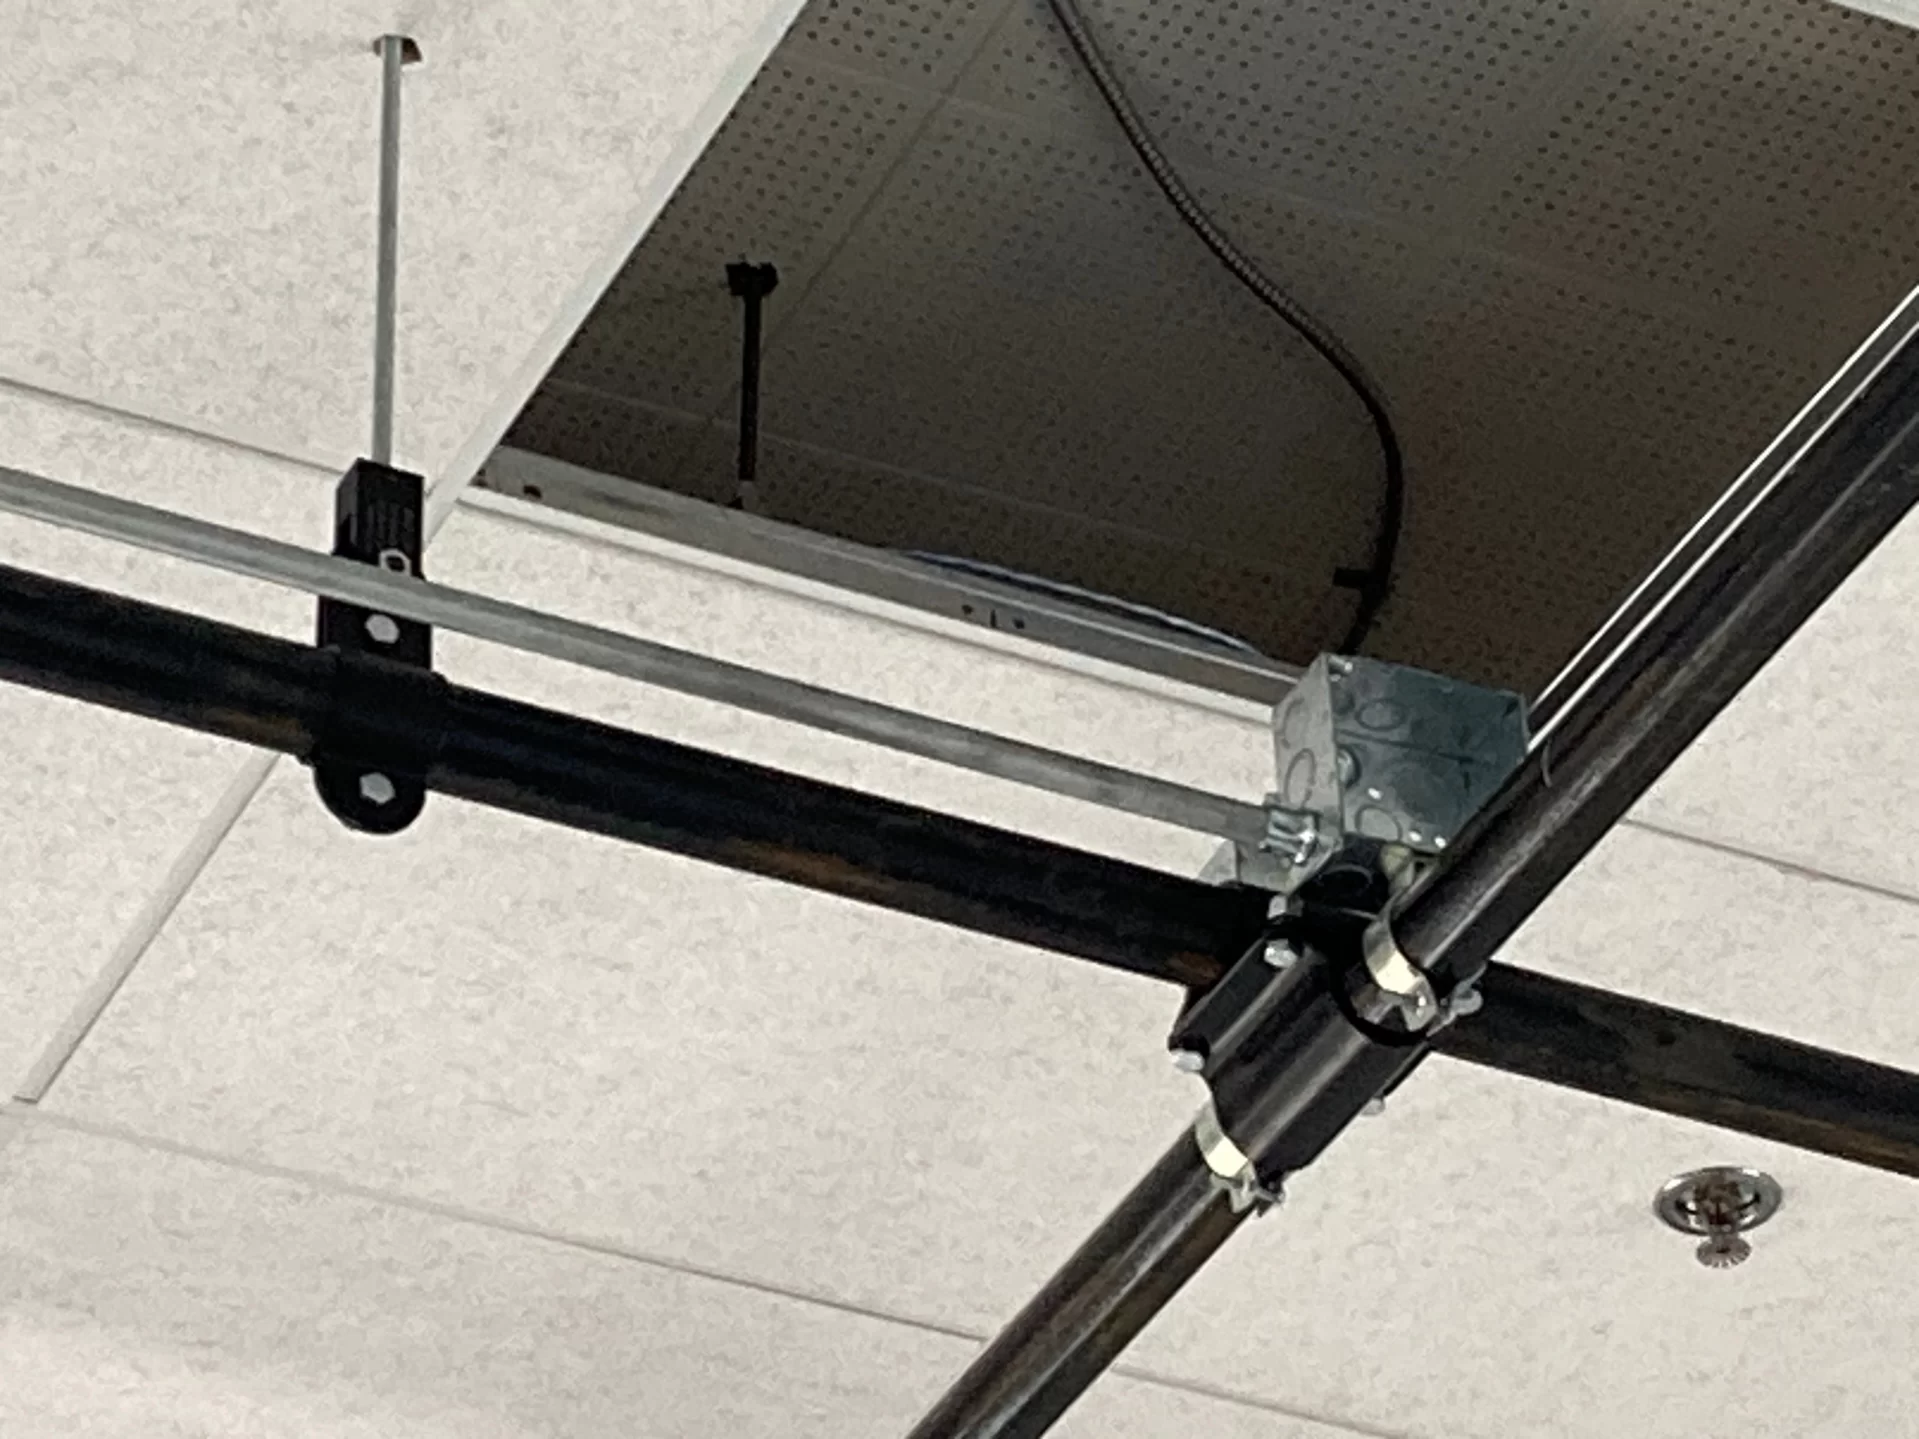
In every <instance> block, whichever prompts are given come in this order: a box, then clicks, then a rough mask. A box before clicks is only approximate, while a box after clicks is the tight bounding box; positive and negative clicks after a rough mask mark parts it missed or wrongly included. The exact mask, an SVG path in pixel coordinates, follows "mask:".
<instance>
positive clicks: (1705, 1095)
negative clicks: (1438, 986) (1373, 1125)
mask: <svg viewBox="0 0 1919 1439" xmlns="http://www.w3.org/2000/svg"><path fill="white" fill-rule="evenodd" d="M1480 987H1481V991H1482V992H1483V993H1484V995H1485V997H1486V1007H1485V1009H1484V1010H1482V1011H1481V1012H1480V1013H1479V1014H1478V1015H1476V1016H1475V1017H1474V1018H1473V1019H1472V1021H1471V1022H1470V1023H1460V1024H1457V1025H1454V1026H1453V1027H1452V1028H1450V1029H1448V1030H1446V1031H1445V1032H1444V1033H1442V1034H1441V1035H1440V1036H1439V1039H1438V1040H1437V1042H1436V1043H1435V1046H1434V1047H1435V1049H1436V1050H1437V1051H1438V1052H1439V1053H1441V1054H1446V1055H1450V1056H1452V1057H1453V1058H1455V1059H1463V1060H1468V1061H1470V1062H1471V1063H1474V1064H1480V1065H1485V1066H1486V1067H1488V1068H1491V1069H1497V1070H1499V1071H1501V1072H1502V1073H1505V1074H1516V1075H1520V1076H1522V1077H1524V1078H1526V1079H1536V1080H1541V1081H1543V1082H1545V1083H1547V1084H1557V1085H1562V1086H1564V1087H1566V1088H1568V1089H1577V1090H1582V1091H1584V1092H1585V1093H1587V1094H1596V1095H1600V1096H1602V1097H1604V1098H1606V1099H1616V1100H1620V1101H1622V1102H1623V1103H1626V1104H1631V1105H1635V1106H1637V1107H1638V1108H1641V1109H1653V1110H1658V1111H1659V1112H1660V1113H1662V1114H1672V1115H1678V1116H1679V1117H1680V1118H1683V1119H1692V1120H1698V1121H1700V1122H1702V1123H1706V1124H1716V1125H1719V1126H1720V1127H1721V1128H1724V1129H1731V1130H1737V1131H1738V1132H1739V1133H1741V1134H1750V1135H1754V1136H1756V1137H1758V1138H1760V1139H1771V1140H1775V1141H1777V1142H1778V1143H1781V1144H1790V1145H1795V1146H1797V1147H1798V1148H1800V1149H1807V1150H1812V1151H1813V1152H1815V1153H1819V1154H1830V1155H1832V1156H1834V1157H1835V1158H1839V1159H1849V1160H1852V1161H1853V1162H1854V1163H1856V1164H1864V1165H1870V1166H1871V1167H1872V1168H1874V1169H1887V1170H1891V1171H1893V1172H1894V1173H1897V1174H1906V1175H1911V1176H1913V1177H1914V1178H1919V1075H1915V1074H1909V1073H1907V1072H1906V1071H1905V1070H1901V1069H1892V1068H1890V1067H1888V1066H1886V1065H1883V1064H1873V1063H1871V1062H1869V1061H1867V1060H1863V1059H1854V1058H1853V1057H1851V1056H1850V1055H1844V1054H1834V1053H1833V1052H1832V1051H1831V1050H1826V1049H1816V1048H1814V1047H1813V1046H1811V1045H1808V1044H1795V1043H1793V1042H1792V1041H1791V1040H1786V1039H1781V1038H1779V1037H1778V1036H1777V1035H1772V1034H1761V1033H1759V1032H1758V1031H1757V1030H1751V1029H1741V1028H1740V1027H1739V1026H1737V1025H1733V1024H1724V1023H1721V1022H1720V1021H1719V1020H1716V1019H1705V1018H1702V1017H1700V1016H1699V1015H1696V1014H1688V1013H1686V1012H1685V1011H1684V1010H1678V1009H1667V1008H1666V1007H1664V1006H1663V1005H1657V1004H1648V1003H1646V1002H1645V1001H1644V1000H1638V999H1629V998H1627V997H1626V996H1625V995H1622V994H1614V993H1612V992H1611V991H1609V990H1603V989H1594V988H1591V987H1590V986H1588V985H1583V984H1573V983H1570V982H1569V981H1567V980H1563V979H1553V978H1550V977H1548V976H1546V975H1543V974H1535V973H1533V972H1531V971H1529V970H1524V969H1514V968H1512V967H1511V966H1510V965H1503V964H1495V965H1493V966H1491V967H1490V968H1489V969H1488V970H1487V971H1486V974H1485V976H1484V978H1483V979H1482V980H1481V983H1480Z"/></svg>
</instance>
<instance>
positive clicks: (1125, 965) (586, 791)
mask: <svg viewBox="0 0 1919 1439" xmlns="http://www.w3.org/2000/svg"><path fill="white" fill-rule="evenodd" d="M0 679H4V680H11V681H14V682H17V683H20V684H26V685H30V686H33V687H35V688H38V689H43V690H48V691H51V692H54V693H57V694H64V695H68V696H71V697H73V698H75V699H81V700H87V701H90V702H92V703H95V704H101V705H106V706H108V707H110V708H113V709H119V710H124V711H127V712H129V713H132V714H138V715H145V716H147V717H149V718H152V719H158V720H165V721H168V722H170V723H173V724H178V725H184V726H186V727H187V728H190V729H196V730H199V731H201V732H202V733H206V734H215V735H221V736H224V737H226V738H228V739H235V740H240V741H242V742H244V743H247V744H251V745H257V746H259V747H261V748H263V749H271V750H278V751H280V752H281V753H283V754H289V755H293V756H295V757H296V758H300V759H307V758H308V757H310V756H311V755H312V754H313V752H314V749H315V746H316V745H318V744H320V743H322V742H323V741H325V740H326V739H327V738H328V737H329V735H331V736H333V737H335V738H336V739H339V740H344V741H345V742H346V743H347V747H348V748H350V749H351V750H352V751H353V752H354V753H355V754H358V755H361V756H363V757H365V758H366V759H367V761H368V763H369V766H374V765H375V763H376V760H377V756H378V755H379V754H380V753H381V752H383V751H387V752H393V753H397V754H404V755H406V756H407V757H408V761H409V763H412V762H417V760H418V757H419V756H420V755H422V754H431V755H433V756H434V758H433V759H432V762H431V767H430V769H429V770H428V772H427V773H426V775H425V778H426V781H427V785H428V787H429V788H430V789H433V790H437V791H439V792H441V793H443V794H448V795H452V796H455V797H457V798H460V799H465V800H470V801H473V802H475V803H478V804H484V805H490V806H492V807H494V808H497V809H505V810H511V811H513V812H515V813H518V814H523V815H527V816H529V817H531V818H534V819H541V820H550V821H553V822H555V823H558V824H565V825H570V826H572V827H574V828H576V829H585V830H591V831H593V832H594V833H597V834H604V835H609V836H612V837H614V838H617V839H625V840H631V841H634V842H636V843H639V844H644V845H650V846H652V847H654V848H656V849H664V850H669V851H671V852H673V853H675V854H682V855H687V856H690V857H691V858H694V859H701V860H707V861H710V862H712V863H715V864H722V865H726V866H728V867H730V868H733V869H740V870H746V871H748V872H750V873H753V874H761V875H766V876H768V877H770V878H774V879H781V880H787V881H790V882H792V883H794V884H798V885H803V886H806V887H808V888H811V889H817V890H823V891H826V892H828V893H831V894H837V895H842V896H844V897H846V898H849V899H857V900H863V901H866V902H868V903H871V904H877V905H881V906H884V907H886V908H889V909H896V910H901V911H903V912H905V913H907V914H912V915H917V916H919V917H921V918H925V919H932V920H938V921H941V922H943V923H946V924H952V925H957V926H959V927H961V928H965V929H971V930H977V931H979V932H980V933H982V934H991V935H997V936H999V937H1000V938H1002V939H1010V940H1015V941H1017V942H1019V943H1022V944H1030V945H1034V946H1037V947H1038V948H1041V949H1050V950H1054V951H1056V952H1058V953H1061V954H1069V955H1073V956H1076V957H1078V958H1081V959H1090V960H1093V961H1094V962H1096V963H1099V964H1103V965H1107V966H1110V967H1112V968H1116V969H1123V970H1130V971H1134V972H1137V973H1142V974H1146V975H1150V976H1152V977H1154V978H1159V979H1167V980H1171V981H1173V982H1175V983H1178V984H1183V985H1189V986H1191V985H1204V984H1210V983H1211V982H1212V981H1213V980H1214V979H1215V978H1217V977H1218V975H1219V974H1220V972H1221V970H1222V968H1223V967H1224V965H1225V964H1226V963H1228V962H1230V961H1231V960H1232V959H1233V958H1235V957H1237V956H1238V955H1239V953H1240V952H1241V951H1243V950H1244V949H1245V948H1246V946H1247V944H1248V943H1249V942H1250V941H1251V938H1252V936H1254V935H1255V934H1257V933H1258V932H1259V930H1260V927H1261V926H1262V924H1263V923H1264V921H1265V915H1266V899H1265V897H1264V896H1262V895H1260V894H1258V893H1255V892H1253V891H1250V890H1228V891H1222V890H1218V889H1214V888H1212V887H1211V886H1208V885H1203V884H1199V883H1196V882H1194V881H1192V880H1187V879H1182V878H1180V877H1178V876H1176V875H1170V874H1165V873H1163V872H1161V871H1158V870H1152V869H1146V868H1143V867H1141V866H1139V865H1134V864H1127V863H1125V862H1123V861H1119V860H1114V859H1109V858H1106V857H1104V856H1101V855H1094V854H1086V853H1083V852H1081V851H1079V850H1075V849H1070V848H1067V847H1066V846H1063V845H1057V844H1050V843H1048V842H1046V841H1044V840H1038V839H1033V838H1030V837H1028V836H1025V835H1019V834H1013V833H1011V832H1009V831H1006V830H1001V829H995V828H993V827H991V826H989V825H983V824H975V823H972V822H970V821H967V820H962V819H956V818H954V817H952V816H950V815H942V814H935V813H933V812H931V811H928V810H924V809H919V808H916V807H914V806H912V805H906V804H899V803H896V802H894V801H891V800H886V799H881V798H878V797H876V796H874V795H868V794H862V793H860V792H858V791H855V790H849V789H843V788H840V787H838V786H835V785H829V784H823V783H820V782H818V781H815V780H809V779H804V778H801V777H799V776H796V775H790V774H784V773H782V772H780V771H778V770H772V769H767V768H764V767H763V766H759V765H754V764H748V763H746V762H744V761H742V760H735V759H728V758H725V757H723V756H719V755H713V754H709V753H706V752H704V751H702V750H697V749H692V748H689V747H688V746H685V745H679V744H674V743H671V742H669V741H666V740H661V739H655V738H652V737H650V736H646V735H638V734H632V733H629V732H627V731H624V730H619V729H615V728H613V727H611V726H609V725H603V724H596V723H594V722H592V721H590V720H583V719H578V718H575V717H573V716H571V715H564V714H559V713H556V712H554V711H552V710H547V709H542V708H539V707H537V706H534V705H528V704H521V703H519V702H517V701H514V700H508V699H502V698H499V697H496V696H493V695H488V694H482V693H480V692H478V691H475V690H469V689H464V688H461V687H460V686H457V685H451V684H448V683H447V682H446V680H444V679H443V678H440V677H438V676H434V675H431V674H423V673H421V672H419V671H416V670H411V669H409V668H407V667H405V666H401V665H393V664H388V663H386V662H384V661H381V660H379V659H377V658H373V657H355V658H354V660H353V661H352V662H350V663H347V664H345V665H343V663H342V661H341V658H340V657H339V656H338V655H337V654H335V653H334V652H332V651H329V650H319V649H313V648H309V647H307V646H304V645H297V644H292V643H289V642H287V641H285V640H279V639H274V638H271V637H269V636H266V635H258V634H254V633H251V632H249V631H246V630H241V629H236V628H234V627H233V626H231V625H224V624H218V623H215V622H214V621H211V620H206V619H201V618H199V617H197V616H192V615H183V614H179V613H177V612H174V611H170V610H165V609H162V608H159V607H157V606H154V605H148V604H143V603H141V602H139V601H137V600H129V599H124V598H121V597H119V596H114V595H106V594H102V593H100V592H98V591H95V590H89V589H86V588H84V587H82V586H78V585H70V584H67V583H65V582H63V581H60V580H53V579H47V578H44V577H41V576H37V575H33V574H29V573H27V572H25V571H22V570H16V569H10V568H7V567H4V566H0ZM348 720H350V724H349V723H344V721H348ZM427 730H437V733H433V734H431V735H427V734H424V733H423V731H427Z"/></svg>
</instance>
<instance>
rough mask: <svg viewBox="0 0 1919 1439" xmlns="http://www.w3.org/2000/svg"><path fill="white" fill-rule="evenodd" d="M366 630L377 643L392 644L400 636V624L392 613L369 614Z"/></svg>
mask: <svg viewBox="0 0 1919 1439" xmlns="http://www.w3.org/2000/svg"><path fill="white" fill-rule="evenodd" d="M366 632H367V634H368V635H369V636H371V637H372V639H373V642H374V643H375V644H381V645H390V644H392V643H393V642H394V641H395V640H397V639H399V638H400V626H399V624H398V623H397V622H396V621H395V620H394V618H393V616H392V615H368V616H367V617H366Z"/></svg>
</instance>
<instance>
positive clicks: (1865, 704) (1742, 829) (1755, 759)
mask: <svg viewBox="0 0 1919 1439" xmlns="http://www.w3.org/2000/svg"><path fill="white" fill-rule="evenodd" d="M1916 617H1919V526H1915V524H1914V522H1913V521H1912V520H1911V519H1910V518H1909V519H1908V520H1907V521H1906V522H1905V523H1904V524H1903V525H1902V526H1901V527H1900V528H1899V529H1898V530H1897V531H1896V532H1895V533H1894V534H1893V535H1892V537H1891V538H1890V539H1888V540H1887V541H1886V542H1885V543H1884V544H1883V545H1881V546H1880V548H1879V549H1878V550H1877V551H1876V552H1875V553H1874V554H1873V555H1871V556H1870V557H1869V558H1868V559H1867V560H1866V562H1865V564H1864V565H1862V566H1861V567H1860V568H1859V569H1858V570H1857V571H1856V572H1855V573H1854V574H1853V576H1852V577H1851V578H1850V579H1849V580H1847V581H1846V583H1845V585H1844V586H1843V587H1842V588H1841V589H1840V591H1839V592H1838V594H1836V595H1834V596H1833V598H1832V599H1830V600H1828V601H1827V602H1826V604H1825V605H1824V606H1823V607H1822V608H1821V609H1820V610H1819V612H1818V613H1817V614H1815V615H1814V616H1813V617H1812V619H1811V620H1810V621H1808V622H1807V624H1806V626H1805V628H1804V629H1802V630H1801V631H1800V632H1799V633H1798V634H1797V635H1795V636H1794V637H1793V639H1792V640H1791V641H1790V642H1789V643H1788V644H1787V645H1786V647H1785V648H1784V649H1783V650H1781V651H1780V652H1779V654H1778V655H1776V656H1775V657H1774V658H1773V660H1772V661H1771V663H1769V664H1768V665H1767V666H1766V668H1765V669H1764V670H1762V671H1761V672H1760V673H1759V676H1758V677H1757V678H1756V679H1754V680H1753V682H1752V683H1751V684H1749V685H1748V686H1747V687H1746V688H1745V690H1744V691H1742V692H1741V693H1740V695H1739V697H1738V698H1737V699H1735V700H1734V701H1733V703H1732V705H1731V707H1730V708H1728V709H1727V710H1726V712H1725V713H1724V714H1722V715H1721V716H1720V717H1719V718H1718V719H1717V720H1716V721H1714V723H1713V725H1712V727H1711V728H1709V729H1708V730H1707V731H1706V733H1705V734H1704V735H1703V736H1702V737H1701V738H1700V739H1699V740H1698V741H1697V742H1696V743H1695V744H1694V745H1693V746H1692V748H1691V749H1689V750H1688V751H1687V752H1686V753H1685V754H1684V755H1682V756H1681V757H1680V759H1679V762H1678V763H1677V764H1675V765H1674V766H1673V768H1672V769H1671V770H1670V771H1668V773H1667V775H1666V777H1665V778H1664V779H1663V780H1662V781H1661V782H1660V783H1659V785H1658V786H1657V787H1656V788H1655V789H1654V790H1653V791H1652V793H1651V794H1650V795H1649V796H1647V798H1646V799H1645V801H1644V802H1643V804H1642V806H1641V811H1642V812H1643V813H1644V814H1646V815H1647V816H1648V817H1649V818H1651V819H1654V820H1657V821H1660V822H1663V823H1667V824H1671V825H1674V826H1676V827H1678V828H1681V829H1684V830H1687V831H1690V832H1692V833H1695V834H1704V835H1708V836H1710V837H1712V838H1714V839H1718V840H1723V841H1724V842H1726V843H1728V844H1734V845H1739V846H1742V847H1745V848H1750V849H1753V850H1757V851H1758V852H1760V853H1762V854H1768V855H1775V856H1777V857H1779V858H1780V859H1782V860H1787V861H1791V862H1794V863H1797V864H1802V865H1806V866H1809V867H1810V868H1813V869H1816V870H1824V871H1829V872H1832V873H1836V874H1841V875H1848V876H1852V877H1854V878H1858V879H1863V880H1867V881H1870V882H1873V883H1878V884H1883V885H1890V886H1892V887H1894V888H1897V889H1900V890H1903V891H1906V892H1908V893H1919V849H1915V847H1914V845H1913V842H1912V831H1913V816H1914V815H1915V814H1919V766H1915V765H1914V763H1913V742H1912V737H1913V733H1914V729H1915V725H1916V724H1919V689H1915V686H1914V682H1913V676H1914V675H1915V674H1919V618H1916Z"/></svg>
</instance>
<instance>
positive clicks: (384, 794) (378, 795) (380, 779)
mask: <svg viewBox="0 0 1919 1439" xmlns="http://www.w3.org/2000/svg"><path fill="white" fill-rule="evenodd" d="M398 793H399V791H398V790H396V789H395V788H394V787H393V781H392V780H390V779H388V778H387V777H386V776H385V775H383V774H379V773H377V772H376V773H373V774H363V775H361V776H360V798H361V799H363V800H365V801H366V802H367V803H368V804H392V803H393V797H394V796H395V795H397V794H398Z"/></svg>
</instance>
